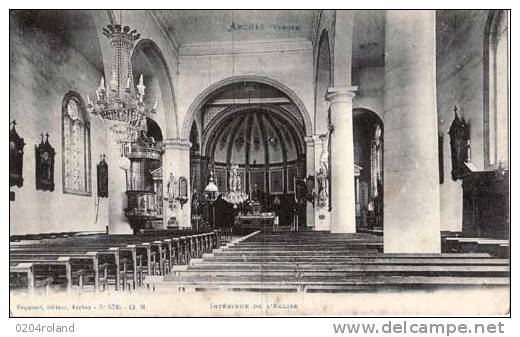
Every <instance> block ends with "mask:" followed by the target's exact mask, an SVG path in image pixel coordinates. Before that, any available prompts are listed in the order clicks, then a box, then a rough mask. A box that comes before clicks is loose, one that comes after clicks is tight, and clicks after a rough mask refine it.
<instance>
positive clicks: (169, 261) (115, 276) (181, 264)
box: [9, 230, 510, 294]
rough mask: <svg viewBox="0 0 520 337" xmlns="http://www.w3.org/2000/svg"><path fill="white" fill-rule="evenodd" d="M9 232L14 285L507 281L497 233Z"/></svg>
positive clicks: (258, 287)
mask: <svg viewBox="0 0 520 337" xmlns="http://www.w3.org/2000/svg"><path fill="white" fill-rule="evenodd" d="M11 240H12V242H11V244H10V277H9V279H10V288H11V290H12V291H13V292H15V293H17V294H24V293H48V292H51V291H54V292H55V291H68V292H94V293H96V292H106V291H135V290H139V289H143V290H144V291H150V292H159V293H162V292H166V293H168V292H186V291H251V292H259V291H269V292H380V291H383V292H384V291H396V290H397V291H405V290H414V289H421V290H427V289H430V290H433V289H450V288H454V287H456V288H475V287H480V288H493V287H501V286H502V287H504V286H505V287H507V286H508V285H509V273H510V272H509V270H510V269H509V259H508V257H507V256H506V254H507V253H506V252H504V250H500V249H499V248H500V247H501V246H504V245H505V244H504V243H503V242H501V241H500V240H498V241H492V240H487V241H482V240H478V239H475V240H473V241H472V240H470V239H468V238H456V237H450V238H445V239H444V241H445V242H446V248H445V249H446V250H448V251H451V252H445V253H440V254H432V253H429V254H425V253H423V254H421V253H417V254H405V253H386V254H385V253H383V240H382V237H380V236H377V235H374V234H369V233H358V234H331V233H329V232H317V231H313V232H306V231H301V232H294V231H290V232H262V231H255V232H252V233H250V234H247V235H245V236H240V237H239V236H230V235H229V233H227V235H224V236H223V235H222V231H221V230H214V231H206V232H196V231H187V230H184V231H181V230H178V231H155V232H148V233H141V234H139V235H107V234H84V235H81V234H78V233H61V234H59V233H55V234H47V235H45V234H42V235H41V236H38V235H32V236H25V237H24V236H18V237H12V238H11ZM490 248H492V249H490ZM484 251H485V252H484Z"/></svg>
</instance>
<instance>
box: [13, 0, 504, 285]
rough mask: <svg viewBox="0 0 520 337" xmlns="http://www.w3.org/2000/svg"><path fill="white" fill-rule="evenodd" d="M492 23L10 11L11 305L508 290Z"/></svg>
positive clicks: (294, 14) (409, 14) (264, 13)
mask: <svg viewBox="0 0 520 337" xmlns="http://www.w3.org/2000/svg"><path fill="white" fill-rule="evenodd" d="M508 20H509V12H508V11H504V10H436V11H435V10H420V11H401V10H273V11H270V10H12V11H10V15H9V26H10V38H9V49H10V52H9V53H10V54H9V56H10V63H9V65H10V71H9V74H10V76H9V87H10V91H9V95H10V101H9V102H10V112H9V122H10V129H9V130H10V134H9V143H10V147H9V150H10V152H9V154H10V157H9V185H10V189H9V196H10V201H9V205H10V208H9V211H10V219H9V230H10V261H9V262H10V274H9V281H10V289H11V291H12V292H15V293H19V294H25V293H47V292H49V291H57V292H94V293H96V292H112V291H118V292H128V291H136V289H141V290H142V291H144V292H154V291H156V292H161V291H164V292H167V291H179V292H182V291H186V289H192V290H195V291H197V290H204V289H210V290H215V289H217V290H226V291H234V290H241V291H276V292H375V291H381V290H388V291H390V290H391V289H397V290H399V291H403V290H406V289H417V288H420V289H439V288H441V289H443V288H452V287H456V288H457V289H460V288H463V289H466V288H468V289H470V288H471V289H473V288H478V289H481V288H482V289H483V288H486V289H488V288H489V289H497V288H500V289H503V288H506V289H508V288H509V286H510V260H509V253H510V240H509V237H510V232H509V228H510V220H509V219H510V218H509V217H510V206H509V200H510V197H509V160H510V157H509V138H510V133H509V127H510V125H509V123H510V118H509V21H508ZM33 147H34V150H33Z"/></svg>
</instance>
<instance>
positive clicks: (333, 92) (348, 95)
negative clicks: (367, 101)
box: [325, 86, 358, 103]
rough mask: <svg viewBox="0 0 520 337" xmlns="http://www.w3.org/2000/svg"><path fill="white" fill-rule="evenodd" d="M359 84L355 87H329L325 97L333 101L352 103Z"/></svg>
mask: <svg viewBox="0 0 520 337" xmlns="http://www.w3.org/2000/svg"><path fill="white" fill-rule="evenodd" d="M357 90H358V87H357V86H353V87H330V88H328V89H327V93H326V94H325V99H326V100H327V101H329V102H331V103H335V102H338V101H343V102H348V103H352V99H353V98H354V96H356V92H357Z"/></svg>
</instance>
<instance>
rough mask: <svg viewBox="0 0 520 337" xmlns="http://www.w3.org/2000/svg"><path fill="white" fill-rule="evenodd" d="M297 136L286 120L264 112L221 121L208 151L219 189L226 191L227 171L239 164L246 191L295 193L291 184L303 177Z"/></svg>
mask: <svg viewBox="0 0 520 337" xmlns="http://www.w3.org/2000/svg"><path fill="white" fill-rule="evenodd" d="M297 134H298V133H297V131H296V130H295V126H294V125H291V123H290V122H289V121H288V120H287V119H286V118H284V117H282V116H281V115H279V114H275V113H272V112H270V111H265V110H262V109H261V108H257V109H255V108H252V109H248V110H245V111H240V112H237V113H235V114H233V115H231V116H229V117H227V118H224V119H222V120H221V121H220V123H219V125H218V126H217V127H216V128H215V131H214V132H213V135H212V137H211V138H210V139H209V141H208V144H207V149H206V151H207V154H208V156H209V159H210V162H212V163H213V165H214V166H215V175H216V178H217V181H218V184H219V185H220V186H219V189H220V190H227V186H226V179H225V174H226V170H227V167H229V166H230V165H232V164H237V165H238V166H239V174H241V175H243V178H244V179H242V182H243V190H244V191H255V190H257V189H258V190H259V191H261V192H263V193H267V194H280V193H293V192H294V183H293V181H292V180H293V179H294V178H296V177H297V176H298V175H299V174H301V173H302V172H301V164H302V158H303V153H302V144H301V140H300V139H299V138H298V136H297ZM266 177H268V178H266Z"/></svg>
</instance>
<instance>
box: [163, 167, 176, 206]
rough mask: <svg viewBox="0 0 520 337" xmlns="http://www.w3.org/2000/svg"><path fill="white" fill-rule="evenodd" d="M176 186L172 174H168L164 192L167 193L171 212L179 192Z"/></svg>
mask: <svg viewBox="0 0 520 337" xmlns="http://www.w3.org/2000/svg"><path fill="white" fill-rule="evenodd" d="M177 185H178V184H177V179H176V178H175V177H174V176H173V173H172V172H170V176H169V178H168V183H167V185H166V190H167V191H168V193H167V195H168V206H169V208H170V209H171V210H173V209H174V208H175V198H177V195H178V190H179V189H178V187H177Z"/></svg>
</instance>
